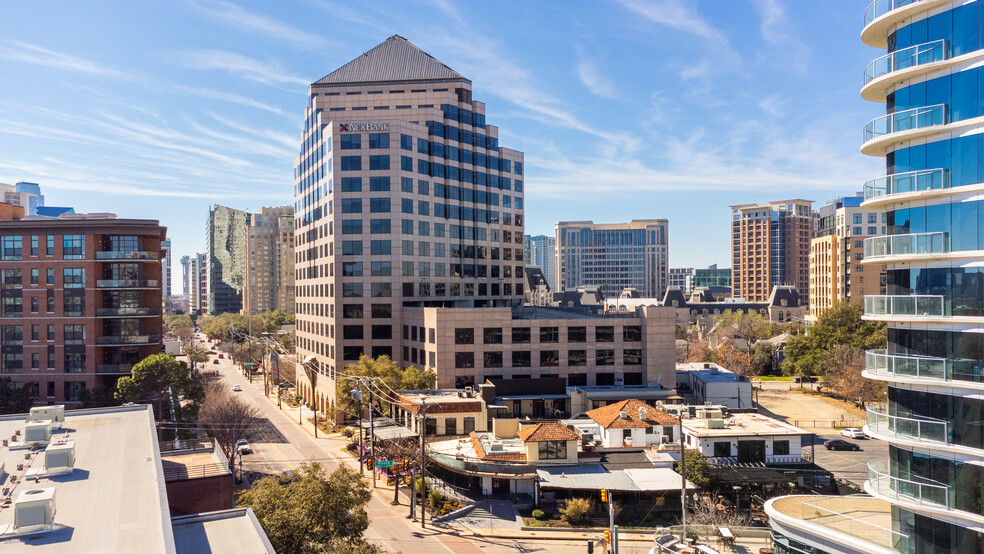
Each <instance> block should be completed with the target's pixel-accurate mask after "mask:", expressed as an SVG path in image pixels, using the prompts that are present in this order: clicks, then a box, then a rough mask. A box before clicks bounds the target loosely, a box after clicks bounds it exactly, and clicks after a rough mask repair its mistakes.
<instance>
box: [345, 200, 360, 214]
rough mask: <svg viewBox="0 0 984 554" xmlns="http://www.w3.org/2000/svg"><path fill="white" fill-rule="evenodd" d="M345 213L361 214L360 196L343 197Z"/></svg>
mask: <svg viewBox="0 0 984 554" xmlns="http://www.w3.org/2000/svg"><path fill="white" fill-rule="evenodd" d="M342 213H343V214H361V213H362V200H361V199H359V198H342Z"/></svg>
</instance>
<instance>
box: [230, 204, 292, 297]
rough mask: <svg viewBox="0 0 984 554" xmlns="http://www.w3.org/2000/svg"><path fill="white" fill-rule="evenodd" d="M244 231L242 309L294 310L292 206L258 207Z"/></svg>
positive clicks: (248, 220) (249, 215)
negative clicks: (257, 211)
mask: <svg viewBox="0 0 984 554" xmlns="http://www.w3.org/2000/svg"><path fill="white" fill-rule="evenodd" d="M243 232H244V240H245V242H244V255H243V259H244V263H245V266H244V268H243V277H244V279H245V283H244V285H243V312H244V313H247V314H251V315H256V314H261V313H263V312H268V311H270V310H283V311H285V312H292V313H293V311H294V208H293V207H291V206H281V207H278V208H260V211H259V213H255V214H248V216H247V218H246V226H245V228H244V230H243Z"/></svg>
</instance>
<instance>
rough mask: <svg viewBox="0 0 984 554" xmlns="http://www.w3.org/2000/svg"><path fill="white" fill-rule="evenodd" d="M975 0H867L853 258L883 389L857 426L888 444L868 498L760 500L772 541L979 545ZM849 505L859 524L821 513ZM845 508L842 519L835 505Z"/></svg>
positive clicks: (874, 369)
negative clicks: (859, 254) (877, 291)
mask: <svg viewBox="0 0 984 554" xmlns="http://www.w3.org/2000/svg"><path fill="white" fill-rule="evenodd" d="M982 11H984V7H982V2H980V1H979V0H977V1H971V2H967V1H963V0H961V1H924V2H872V3H871V4H870V5H869V7H868V12H867V13H866V16H865V25H864V28H863V29H862V31H861V39H862V41H863V42H864V43H865V44H868V45H870V46H873V47H875V48H887V49H888V53H887V54H885V55H882V56H880V57H878V58H877V59H875V60H874V61H873V62H872V63H871V64H869V65H868V68H867V70H866V72H865V77H864V83H865V84H864V86H863V87H862V89H861V96H862V97H863V98H865V99H867V100H870V101H873V102H878V103H885V104H886V105H887V113H886V115H883V116H881V117H877V118H875V119H873V120H871V121H870V122H869V123H868V124H867V125H865V127H864V140H863V142H862V145H861V152H862V153H863V154H865V155H869V156H876V157H884V158H885V161H886V169H885V173H884V175H881V176H878V177H876V178H874V179H872V180H871V181H869V182H868V183H866V184H865V186H864V193H865V201H864V203H863V204H862V205H861V207H862V208H863V209H866V210H884V211H885V212H886V226H887V234H886V235H883V236H877V237H871V238H868V239H866V240H865V258H864V264H865V265H869V264H873V265H876V266H881V265H885V266H886V277H887V290H886V293H887V294H884V295H868V296H866V297H865V300H864V317H865V319H867V320H873V321H884V322H886V323H887V324H888V346H887V348H886V349H883V350H874V351H869V352H868V353H867V355H866V364H865V370H864V373H863V375H864V376H865V377H867V378H870V379H876V380H879V381H883V382H885V383H887V385H888V402H887V403H885V404H879V405H869V406H868V408H867V411H868V414H867V425H866V426H865V431H866V433H867V434H868V435H869V436H870V437H871V438H873V439H875V440H883V441H887V442H888V456H887V457H885V458H882V459H875V460H872V461H870V462H868V480H867V482H866V483H865V485H864V489H865V492H867V493H868V494H870V495H871V496H872V497H874V498H871V499H866V498H859V499H855V500H852V501H850V502H844V500H845V498H844V497H837V498H836V499H835V500H828V499H823V498H819V499H818V498H817V497H806V499H803V498H802V497H786V498H782V499H776V500H773V501H770V504H767V506H766V511H767V513H769V515H770V517H771V519H772V528H773V531H774V533H775V535H776V538H777V543H778V545H780V546H781V548H777V549H776V552H779V553H786V552H803V551H812V552H851V553H855V552H856V553H862V552H863V553H871V552H904V553H914V554H924V553H925V554H929V553H933V554H935V553H943V552H948V553H949V552H954V553H956V552H961V553H962V552H984V532H982V529H984V488H982V485H981V484H982V482H984V427H982V426H981V413H982V410H984V402H982V400H981V397H982V391H984V386H982V382H984V374H982V371H984V370H982V368H984V354H982V353H984V335H982V334H981V333H980V329H981V326H982V324H984V295H982V292H981V273H980V266H981V265H982V262H984V257H982V255H981V252H982V250H984V242H982V240H984V238H982V237H984V234H982V233H981V229H982V228H984V227H982V221H984V219H982V217H981V214H982V213H984V212H982V210H984V201H982V200H981V196H980V191H981V189H982V185H981V183H982V180H984V179H982V175H984V173H982V172H984V165H982V162H981V160H984V146H982V145H981V143H980V141H979V139H980V136H981V135H980V132H981V131H982V130H984V123H982V116H984V113H982V112H981V110H982V107H984V92H982V90H981V88H980V87H979V83H980V82H981V80H982V78H984V69H982V68H981V62H982V61H984V49H982V47H981V42H980V41H981V36H982V35H981V31H980V30H981V29H982V28H984V14H982ZM859 514H864V516H863V517H864V520H865V521H866V522H868V524H867V525H865V527H866V529H861V528H860V527H857V526H854V525H850V526H848V525H843V524H839V523H836V522H843V521H848V520H849V519H854V518H855V517H856V516H857V515H859ZM845 516H846V517H845Z"/></svg>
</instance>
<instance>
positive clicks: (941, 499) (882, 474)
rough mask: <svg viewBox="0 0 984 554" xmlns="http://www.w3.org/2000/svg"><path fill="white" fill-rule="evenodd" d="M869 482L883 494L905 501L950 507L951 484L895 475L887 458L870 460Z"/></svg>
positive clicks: (877, 491)
mask: <svg viewBox="0 0 984 554" xmlns="http://www.w3.org/2000/svg"><path fill="white" fill-rule="evenodd" d="M868 484H869V485H870V486H871V488H872V489H874V491H875V492H876V493H878V494H880V495H882V496H887V497H889V498H894V499H898V500H903V501H915V502H917V503H919V504H929V505H933V506H938V507H941V508H949V507H950V486H949V485H947V484H946V483H941V482H939V481H933V480H932V479H925V478H921V477H916V478H914V479H903V478H901V477H893V476H892V474H891V472H890V468H889V462H888V459H887V458H882V459H879V460H872V461H870V462H868Z"/></svg>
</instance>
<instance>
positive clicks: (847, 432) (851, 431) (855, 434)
mask: <svg viewBox="0 0 984 554" xmlns="http://www.w3.org/2000/svg"><path fill="white" fill-rule="evenodd" d="M841 435H842V436H845V437H847V438H849V439H866V438H868V437H867V435H865V434H864V431H862V430H861V429H858V428H857V427H848V428H847V429H844V430H843V431H841Z"/></svg>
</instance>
